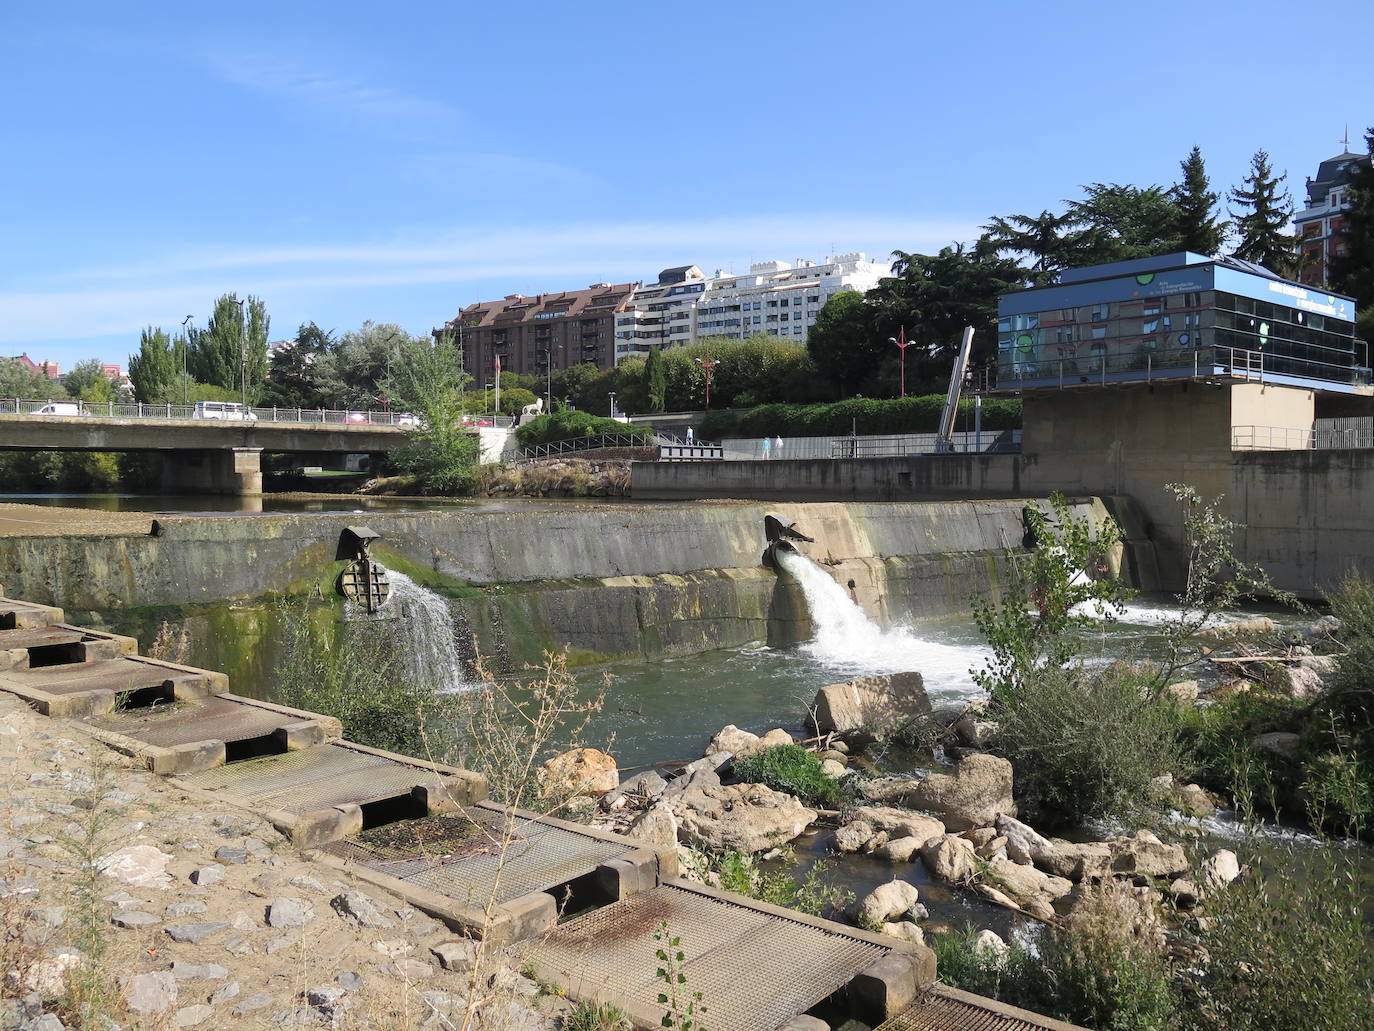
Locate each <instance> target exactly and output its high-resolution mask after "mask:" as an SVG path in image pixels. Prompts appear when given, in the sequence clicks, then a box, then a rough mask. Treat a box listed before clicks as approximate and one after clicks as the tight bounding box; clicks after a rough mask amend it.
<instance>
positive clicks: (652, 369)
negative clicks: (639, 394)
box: [644, 345, 668, 412]
mask: <svg viewBox="0 0 1374 1031" xmlns="http://www.w3.org/2000/svg"><path fill="white" fill-rule="evenodd" d="M644 378H645V380H646V381H647V383H648V387H649V411H651V412H661V411H663V405H664V400H665V395H666V394H667V392H668V375H667V373H666V372H665V371H664V368H663V354H662V353H661V352H660V351H659V349H658V346H657V345H655V346H653V347H651V348H649V357H648V358H647V359H646V360H645V362H644Z"/></svg>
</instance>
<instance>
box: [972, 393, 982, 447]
mask: <svg viewBox="0 0 1374 1031" xmlns="http://www.w3.org/2000/svg"><path fill="white" fill-rule="evenodd" d="M973 450H974V451H977V452H978V453H979V454H980V455H981V454H982V453H983V395H982V394H974V395H973Z"/></svg>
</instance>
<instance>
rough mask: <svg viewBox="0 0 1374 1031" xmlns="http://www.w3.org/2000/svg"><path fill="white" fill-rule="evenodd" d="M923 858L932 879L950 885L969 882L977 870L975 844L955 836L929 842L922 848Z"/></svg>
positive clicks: (951, 835) (945, 835)
mask: <svg viewBox="0 0 1374 1031" xmlns="http://www.w3.org/2000/svg"><path fill="white" fill-rule="evenodd" d="M921 858H922V859H923V860H924V861H925V864H926V869H927V870H929V871H930V875H931V876H932V877H934V878H935V879H936V880H937V881H945V882H946V883H949V884H959V883H963V882H964V881H967V880H968V879H969V878H971V877H972V876H973V874H974V871H975V870H976V869H977V864H976V862H975V860H976V858H977V857H976V856H975V855H974V851H973V842H971V841H969V840H968V839H967V838H961V837H958V836H957V835H954V834H944V835H941V836H940V837H938V838H932V839H931V840H930V841H927V842H926V843H925V845H923V846H922V848H921Z"/></svg>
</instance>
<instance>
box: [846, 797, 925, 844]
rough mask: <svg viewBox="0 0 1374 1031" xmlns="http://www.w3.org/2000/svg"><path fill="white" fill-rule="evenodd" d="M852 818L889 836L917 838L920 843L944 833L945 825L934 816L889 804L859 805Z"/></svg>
mask: <svg viewBox="0 0 1374 1031" xmlns="http://www.w3.org/2000/svg"><path fill="white" fill-rule="evenodd" d="M854 819H855V820H859V821H861V822H863V823H866V824H867V825H868V826H870V827H872V828H873V829H874V831H886V832H887V833H888V834H889V835H890V836H896V837H899V838H919V839H920V841H921V844H925V843H926V842H927V841H929V840H930V839H931V838H938V837H939V836H940V835H941V834H944V833H945V825H944V824H943V823H941V822H940V821H939V820H937V819H936V818H935V817H933V816H927V815H926V814H925V813H912V812H908V811H907V810H905V809H895V808H893V807H891V806H871V805H863V806H859V807H858V808H857V809H855V810H854Z"/></svg>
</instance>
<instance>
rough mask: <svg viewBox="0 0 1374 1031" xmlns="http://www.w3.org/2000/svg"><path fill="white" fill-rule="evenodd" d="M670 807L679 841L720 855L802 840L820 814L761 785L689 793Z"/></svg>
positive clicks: (736, 785) (708, 789) (734, 786)
mask: <svg viewBox="0 0 1374 1031" xmlns="http://www.w3.org/2000/svg"><path fill="white" fill-rule="evenodd" d="M669 804H670V805H671V806H672V810H673V814H674V815H675V816H676V817H677V819H678V839H679V840H680V841H683V842H685V843H687V844H698V843H700V844H701V845H704V846H705V847H706V848H709V849H714V850H717V851H724V850H728V849H735V850H737V851H740V852H766V851H768V850H769V849H770V848H776V847H777V846H779V845H785V844H786V843H787V842H789V841H791V840H792V839H793V838H795V837H797V835H799V834H801V832H802V831H804V830H806V828H807V827H808V826H810V824H811V823H812V822H814V821H815V819H816V816H817V813H816V810H814V809H808V808H806V807H805V806H804V805H802V804H801V803H800V802H799V801H797V800H796V799H795V798H793V797H792V796H791V795H785V794H783V793H781V792H778V791H774V790H772V789H771V788H768V787H766V786H764V785H762V784H731V785H729V786H726V787H718V788H711V787H708V788H704V789H701V790H692V791H685V792H683V793H682V794H681V795H676V796H674V797H673V798H672V799H671V800H669Z"/></svg>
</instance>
